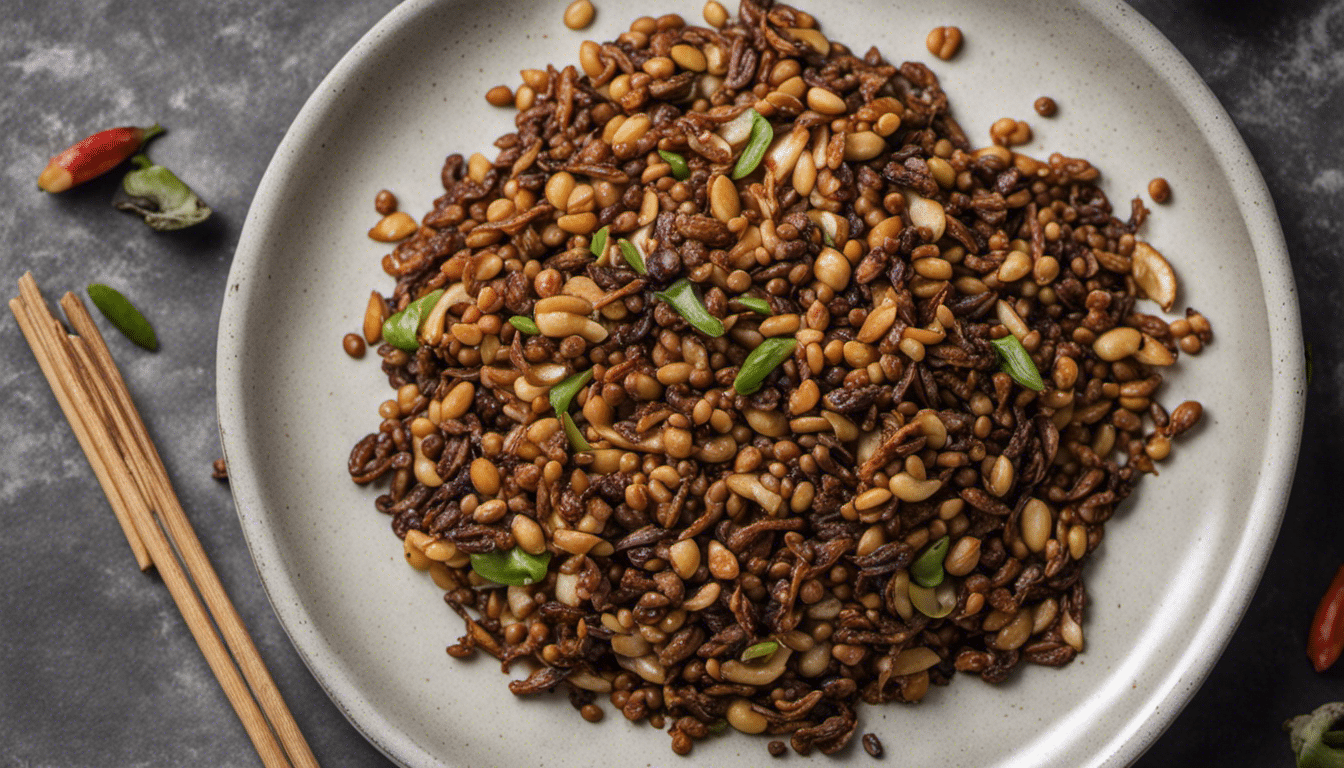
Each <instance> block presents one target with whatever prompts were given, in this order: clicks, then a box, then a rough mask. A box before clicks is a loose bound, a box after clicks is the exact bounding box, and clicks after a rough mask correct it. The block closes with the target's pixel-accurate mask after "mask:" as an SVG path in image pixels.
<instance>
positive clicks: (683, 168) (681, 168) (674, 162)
mask: <svg viewBox="0 0 1344 768" xmlns="http://www.w3.org/2000/svg"><path fill="white" fill-rule="evenodd" d="M658 154H659V156H661V157H662V158H663V159H664V160H666V161H667V164H668V165H670V166H672V178H674V179H676V180H677V181H685V180H686V179H688V178H690V176H691V169H690V167H689V166H688V165H686V158H684V157H682V156H681V155H678V154H677V153H676V152H668V151H667V150H666V149H660V150H658Z"/></svg>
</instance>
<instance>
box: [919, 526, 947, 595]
mask: <svg viewBox="0 0 1344 768" xmlns="http://www.w3.org/2000/svg"><path fill="white" fill-rule="evenodd" d="M951 542H952V538H951V537H950V536H944V537H942V538H941V539H939V540H937V541H935V542H933V543H932V544H930V545H929V546H928V547H927V548H925V550H924V552H923V553H922V554H920V556H919V557H917V558H915V562H913V563H911V564H910V578H911V580H913V581H914V582H915V583H916V584H918V585H919V586H921V587H928V588H930V589H931V588H933V587H936V586H938V585H939V584H942V583H943V576H944V573H943V559H944V558H946V557H947V548H948V545H949V544H951Z"/></svg>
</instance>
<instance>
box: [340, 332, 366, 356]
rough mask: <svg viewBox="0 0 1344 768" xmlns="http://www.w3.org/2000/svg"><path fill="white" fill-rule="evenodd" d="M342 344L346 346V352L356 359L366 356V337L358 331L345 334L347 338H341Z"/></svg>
mask: <svg viewBox="0 0 1344 768" xmlns="http://www.w3.org/2000/svg"><path fill="white" fill-rule="evenodd" d="M341 346H343V347H345V354H347V355H349V356H351V357H353V358H355V359H356V360H358V359H360V358H361V357H363V356H364V339H363V337H361V336H360V335H359V334H358V333H347V334H345V338H343V339H341Z"/></svg>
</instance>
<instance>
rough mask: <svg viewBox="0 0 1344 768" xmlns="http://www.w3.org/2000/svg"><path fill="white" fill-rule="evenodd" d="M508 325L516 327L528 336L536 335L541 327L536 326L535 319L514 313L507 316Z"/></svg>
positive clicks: (539, 332)
mask: <svg viewBox="0 0 1344 768" xmlns="http://www.w3.org/2000/svg"><path fill="white" fill-rule="evenodd" d="M509 325H512V326H513V327H514V328H517V329H518V330H520V331H522V332H523V333H526V334H528V335H530V336H537V335H540V334H541V329H540V328H538V327H537V321H536V320H533V319H532V318H530V317H524V316H522V315H514V316H513V317H510V318H509Z"/></svg>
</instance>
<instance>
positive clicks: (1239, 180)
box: [216, 0, 1305, 766]
mask: <svg viewBox="0 0 1344 768" xmlns="http://www.w3.org/2000/svg"><path fill="white" fill-rule="evenodd" d="M1076 2H1077V5H1078V7H1079V8H1080V9H1081V10H1082V11H1084V12H1085V13H1087V14H1089V15H1091V16H1092V17H1093V18H1095V19H1096V20H1097V21H1098V22H1099V23H1100V24H1101V25H1102V26H1103V27H1104V28H1105V29H1107V30H1108V31H1109V32H1111V33H1112V34H1113V35H1115V37H1116V38H1117V39H1118V40H1120V41H1122V42H1124V43H1125V44H1127V45H1128V47H1129V48H1130V49H1131V50H1132V51H1133V52H1134V53H1135V54H1137V55H1138V56H1139V57H1140V58H1141V59H1142V60H1143V61H1144V62H1145V63H1146V64H1147V65H1148V66H1149V67H1151V68H1152V69H1153V71H1154V72H1155V73H1156V74H1157V76H1158V77H1159V78H1161V79H1162V80H1164V81H1165V83H1166V84H1167V85H1168V86H1169V87H1170V88H1171V89H1172V90H1173V92H1174V93H1175V94H1176V95H1177V96H1178V98H1179V100H1180V101H1181V102H1182V104H1183V105H1184V106H1185V108H1186V110H1187V111H1188V114H1189V117H1190V119H1191V120H1192V121H1193V122H1194V123H1195V125H1196V126H1197V128H1198V130H1199V131H1200V133H1201V134H1202V136H1203V137H1204V139H1205V141H1206V142H1207V143H1208V144H1209V145H1210V146H1211V147H1214V148H1217V149H1218V150H1219V151H1218V152H1217V153H1216V155H1217V158H1218V163H1219V165H1220V167H1221V170H1222V172H1223V174H1224V175H1225V176H1226V177H1227V179H1228V180H1229V182H1230V183H1231V185H1232V187H1233V188H1234V190H1235V197H1236V205H1237V208H1238V210H1239V211H1240V213H1241V216H1242V219H1243V220H1244V222H1245V224H1246V227H1247V232H1248V235H1249V237H1250V240H1251V243H1252V245H1253V247H1254V253H1255V260H1256V264H1257V267H1258V269H1259V276H1260V280H1261V283H1262V285H1263V287H1264V300H1265V311H1266V315H1267V319H1268V323H1269V336H1270V346H1271V348H1270V359H1271V360H1273V361H1274V362H1275V363H1276V365H1275V366H1274V373H1273V375H1272V379H1271V391H1270V394H1269V398H1268V401H1269V404H1270V410H1269V412H1268V413H1267V414H1266V434H1267V435H1269V436H1270V440H1269V442H1268V443H1267V445H1266V447H1265V453H1264V460H1263V462H1262V464H1261V467H1260V469H1261V476H1260V482H1259V485H1258V487H1257V492H1256V493H1255V495H1254V497H1253V498H1252V499H1251V501H1250V502H1249V505H1248V509H1249V515H1248V517H1247V522H1246V525H1245V527H1244V529H1243V531H1242V535H1241V537H1240V541H1239V542H1238V544H1237V546H1236V548H1235V550H1234V553H1233V556H1232V558H1231V561H1230V562H1229V563H1228V566H1229V567H1228V569H1227V570H1228V572H1229V573H1232V574H1235V575H1234V577H1233V578H1229V579H1227V580H1225V581H1223V582H1222V584H1221V586H1220V588H1219V589H1218V590H1217V592H1216V596H1215V599H1214V601H1213V602H1212V603H1211V604H1210V605H1209V609H1208V611H1207V612H1206V613H1205V614H1204V615H1203V617H1202V618H1201V620H1200V621H1199V623H1198V625H1197V626H1195V627H1194V628H1193V631H1192V633H1191V636H1190V642H1189V643H1188V644H1187V645H1186V650H1185V652H1184V653H1183V654H1181V656H1180V657H1179V658H1178V659H1176V660H1175V661H1173V663H1172V664H1171V666H1170V668H1169V670H1168V672H1167V674H1166V675H1165V676H1164V677H1163V678H1162V681H1161V684H1160V685H1157V686H1155V687H1154V688H1153V689H1151V690H1150V692H1149V693H1150V695H1149V696H1148V697H1147V698H1148V706H1147V708H1146V709H1145V711H1144V714H1142V715H1140V716H1137V717H1132V718H1130V720H1129V721H1128V722H1126V723H1124V724H1123V725H1122V726H1119V727H1116V728H1113V729H1112V733H1113V735H1112V736H1111V738H1110V739H1109V740H1107V741H1105V742H1104V743H1100V744H1098V745H1097V749H1096V751H1095V753H1094V756H1093V760H1091V761H1090V762H1091V763H1093V764H1099V765H1117V766H1118V765H1127V764H1129V763H1131V762H1133V761H1134V760H1136V759H1137V758H1138V757H1139V756H1140V755H1142V754H1143V752H1144V751H1145V750H1146V749H1147V748H1148V747H1149V746H1150V745H1151V744H1152V743H1153V742H1154V741H1155V740H1156V739H1157V737H1158V736H1160V735H1161V733H1162V732H1163V731H1164V730H1165V729H1166V728H1167V727H1168V726H1169V725H1170V724H1171V723H1172V721H1173V720H1174V719H1175V718H1176V716H1177V714H1179V712H1180V711H1181V709H1182V708H1183V707H1184V706H1185V704H1186V703H1187V702H1188V701H1189V700H1190V698H1191V697H1192V696H1193V695H1194V692H1195V691H1196V690H1197V689H1198V688H1199V686H1200V684H1201V683H1202V682H1203V681H1204V679H1205V677H1206V676H1207V675H1208V673H1209V671H1210V670H1211V669H1212V667H1213V665H1214V663H1215V662H1216V661H1217V660H1218V658H1219V656H1220V655H1221V654H1222V652H1223V650H1224V648H1225V647H1226V646H1227V643H1228V641H1229V640H1230V639H1231V637H1232V634H1233V633H1234V631H1235V630H1236V627H1237V625H1238V623H1239V622H1240V620H1241V617H1242V616H1243V615H1244V613H1245V611H1246V608H1247V606H1248V604H1249V602H1250V599H1251V597H1252V595H1253V593H1254V591H1255V588H1256V586H1257V584H1258V583H1259V581H1260V577H1261V575H1262V574H1263V571H1264V568H1265V564H1266V562H1267V561H1268V558H1269V554H1270V551H1271V550H1272V548H1273V544H1274V540H1275V538H1276V537H1277V534H1278V530H1279V526H1280V524H1281V522H1282V519H1283V513H1284V510H1285V508H1286V506H1287V502H1288V496H1289V491H1290V490H1291V485H1292V478H1293V473H1294V469H1295V467H1296V461H1297V455H1298V450H1299V444H1300V440H1301V431H1302V420H1303V411H1304V403H1305V386H1304V384H1305V381H1304V377H1305V372H1304V369H1303V366H1302V365H1301V364H1300V363H1301V361H1302V360H1303V345H1302V331H1301V321H1300V317H1299V311H1298V304H1297V297H1296V289H1295V286H1294V283H1293V277H1292V269H1291V265H1290V262H1289V259H1288V254H1287V249H1286V246H1285V244H1284V239H1283V232H1282V229H1281V227H1280V225H1279V221H1278V216H1277V214H1276V212H1275V208H1274V203H1273V200H1272V199H1271V197H1270V195H1269V191H1268V189H1267V188H1266V186H1265V182H1264V178H1263V176H1262V174H1261V173H1260V170H1259V168H1258V167H1257V166H1256V163H1255V161H1254V159H1253V158H1252V156H1251V154H1250V151H1249V150H1248V149H1247V147H1246V144H1245V142H1244V141H1243V139H1242V137H1241V135H1240V134H1239V133H1238V132H1237V130H1236V127H1235V126H1234V124H1233V122H1232V119H1231V117H1230V116H1229V115H1228V114H1227V111H1226V110H1225V109H1224V108H1223V106H1222V105H1221V104H1220V103H1219V102H1218V100H1217V98H1216V97H1215V96H1214V95H1213V93H1212V92H1211V91H1210V90H1209V88H1208V86H1207V85H1206V84H1205V83H1204V81H1203V80H1202V79H1201V78H1200V76H1199V74H1198V73H1197V72H1196V71H1195V70H1194V68H1193V67H1192V66H1191V65H1190V63H1189V62H1188V61H1186V59H1185V58H1184V57H1183V56H1182V55H1181V54H1180V52H1179V51H1177V49H1176V48H1175V47H1174V46H1173V45H1172V44H1171V43H1170V42H1169V41H1168V40H1167V39H1166V38H1165V37H1164V36H1163V35H1162V33H1161V32H1159V31H1158V30H1157V28H1156V27H1154V26H1153V25H1152V24H1151V23H1149V22H1148V21H1147V20H1146V19H1144V18H1143V17H1142V16H1141V15H1140V14H1138V13H1137V12H1136V11H1134V10H1133V9H1131V8H1130V7H1129V6H1127V5H1124V4H1123V3H1119V2H1113V1H1112V2H1106V0H1076ZM434 4H435V0H408V2H405V3H403V4H401V5H399V6H397V7H396V8H394V9H393V10H392V11H391V12H389V13H388V14H387V15H386V16H385V17H384V18H383V19H381V20H380V21H379V22H378V23H377V24H376V25H375V26H374V27H373V28H372V29H371V30H370V31H369V32H367V33H366V34H365V35H364V36H363V37H362V38H361V39H360V40H359V42H358V43H356V44H355V46H354V47H353V48H351V49H350V51H349V52H347V53H346V54H345V55H344V56H343V57H342V58H341V60H340V61H339V62H338V63H337V64H336V66H335V67H334V68H333V69H332V71H331V72H330V73H329V74H328V75H327V76H326V78H325V79H324V80H323V81H322V83H321V84H320V85H319V86H318V87H317V89H316V90H315V91H314V92H313V94H312V96H311V97H310V98H309V99H308V101H307V102H306V103H305V104H304V106H303V108H302V109H301V110H300V112H299V114H298V116H297V117H296V118H295V120H294V122H293V124H292V125H291V126H290V128H289V130H288V131H287V132H286V134H285V136H284V138H283V140H282V141H281V142H280V145H279V147H278V148H277V150H276V152H275V155H274V157H273V158H272V160H271V163H270V165H269V166H268V168H267V170H266V173H265V174H264V176H263V177H262V180H261V182H260V184H259V185H258V188H257V192H256V195H255V196H254V198H253V201H252V205H251V208H250V209H249V212H248V216H247V219H246V221H245V223H244V227H243V232H242V235H241V237H240V240H239V244H238V248H237V251H236V252H235V255H234V260H233V264H232V266H231V269H230V272H229V280H228V283H227V285H228V288H227V289H226V293H225V297H224V303H223V309H222V316H221V320H220V326H219V337H218V345H217V361H216V385H217V393H218V395H217V396H218V412H219V427H220V434H221V438H222V440H223V444H224V450H225V454H226V456H227V458H228V461H229V466H230V469H231V473H230V474H231V483H232V488H233V494H234V501H235V504H236V506H237V511H238V516H239V520H240V523H241V526H242V529H243V533H244V536H245V538H246V541H247V544H248V547H249V550H250V552H251V555H252V557H253V561H254V563H256V564H257V568H258V572H259V575H260V576H261V579H262V584H263V587H264V589H265V591H266V593H267V596H268V598H269V599H270V601H271V604H272V607H273V608H274V610H275V612H276V614H277V616H278V617H279V619H280V623H281V625H282V626H283V627H284V629H285V631H286V632H287V633H288V635H289V637H290V639H291V641H292V642H293V643H294V645H295V648H296V650H297V651H298V653H299V656H300V658H302V659H303V661H304V663H305V664H306V665H307V666H308V668H309V670H310V671H311V672H312V673H313V675H314V677H315V678H316V679H317V681H318V683H319V684H320V685H321V686H322V687H323V689H324V690H325V691H326V693H327V694H328V696H329V697H330V698H331V699H332V701H333V702H334V703H335V705H336V706H337V708H338V709H340V711H341V712H342V713H343V714H344V715H345V716H346V718H347V719H349V720H350V722H351V723H352V724H353V725H354V726H355V728H356V729H358V730H359V731H360V732H361V733H362V734H363V735H364V737H365V738H366V739H368V741H369V742H370V743H371V744H373V745H374V746H375V747H376V748H377V749H379V750H380V751H381V752H383V753H384V754H385V755H387V756H388V757H389V758H390V759H392V760H394V761H397V762H401V761H402V760H410V761H413V762H415V763H426V764H428V763H433V762H435V761H436V759H437V758H436V757H435V756H434V755H431V754H429V753H428V752H427V751H426V750H425V749H424V748H423V746H422V745H419V744H417V743H415V742H414V741H413V740H411V739H410V738H408V737H406V736H405V735H404V734H402V733H401V732H400V731H399V730H398V729H397V728H396V727H395V725H394V724H393V723H392V722H390V721H389V720H388V719H387V718H385V717H383V716H382V715H381V714H380V713H378V712H377V710H376V709H374V708H372V707H367V706H365V707H360V710H361V711H360V712H359V713H358V714H356V713H355V712H353V711H352V710H353V707H352V705H351V703H352V702H357V701H360V698H361V696H360V691H359V690H358V688H357V687H356V686H355V685H354V683H353V681H352V680H351V679H349V678H348V677H347V676H346V675H345V674H344V671H343V667H342V665H341V664H340V663H339V661H338V659H337V658H336V657H335V654H334V651H333V649H332V648H331V647H330V646H329V644H328V643H327V642H326V641H325V640H324V639H323V638H322V637H321V636H319V635H318V634H316V633H315V632H313V631H312V630H311V627H312V626H313V624H312V621H311V620H310V619H311V617H310V616H309V614H308V611H307V609H306V608H305V606H304V605H303V603H302V602H301V601H300V599H299V596H298V592H297V590H296V587H295V584H294V582H293V580H292V575H291V574H289V573H288V572H286V571H285V570H284V569H283V568H282V567H280V566H279V564H280V563H282V562H283V558H282V553H281V551H280V548H279V542H278V541H277V539H276V537H275V534H274V532H273V531H272V530H271V529H270V528H269V527H268V526H267V524H266V520H265V518H266V515H265V511H264V510H263V508H262V502H261V499H262V492H261V489H260V487H259V486H258V483H257V480H256V479H255V475H254V474H253V473H250V472H248V471H247V469H248V467H249V466H253V465H254V464H255V462H256V461H258V460H259V458H260V457H257V456H253V455H252V454H251V452H250V450H249V447H248V443H247V441H246V440H245V438H244V435H245V424H244V422H243V413H244V409H243V403H244V394H245V383H244V381H243V377H242V368H243V365H242V359H243V354H244V352H245V336H244V334H243V333H242V330H243V328H242V326H243V322H244V311H245V309H246V308H247V307H248V306H249V304H250V303H251V302H250V299H251V298H252V293H253V290H254V286H255V285H256V282H257V280H258V278H259V276H260V272H261V270H263V269H264V264H265V259H266V254H265V253H264V252H263V251H262V249H261V247H260V245H261V240H262V236H261V234H260V233H263V232H266V231H268V230H270V229H271V228H272V227H273V226H277V225H279V224H280V223H279V222H277V221H276V220H275V217H276V209H275V206H274V205H273V204H272V202H273V201H274V200H275V199H276V198H277V196H278V195H279V194H281V192H282V190H283V188H284V186H285V183H286V181H287V180H288V178H289V177H290V176H291V174H292V173H293V171H294V167H295V164H296V162H297V159H298V153H299V151H300V150H301V148H302V147H303V146H305V145H306V144H307V143H308V142H309V141H310V140H311V139H312V137H313V134H314V131H315V126H317V125H318V124H319V123H320V122H321V120H322V119H323V117H324V116H325V115H326V114H327V112H328V111H329V110H331V109H332V107H333V102H334V101H335V100H336V97H337V95H338V94H339V93H340V92H341V91H342V90H343V88H344V87H345V86H346V85H347V84H348V83H349V82H350V81H351V80H352V78H353V77H354V75H355V73H356V72H357V70H358V68H359V67H360V66H361V63H362V62H363V61H364V60H365V58H366V57H367V56H368V55H370V54H371V53H374V52H376V50H377V47H378V45H379V43H380V41H381V40H382V39H383V38H385V37H388V36H390V35H392V34H394V33H395V32H396V31H398V30H401V29H403V28H404V27H405V26H407V25H411V24H414V23H416V20H417V19H418V18H419V17H420V16H421V14H422V13H424V12H425V11H426V10H427V9H429V8H431V7H432V6H433V5H434Z"/></svg>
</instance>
